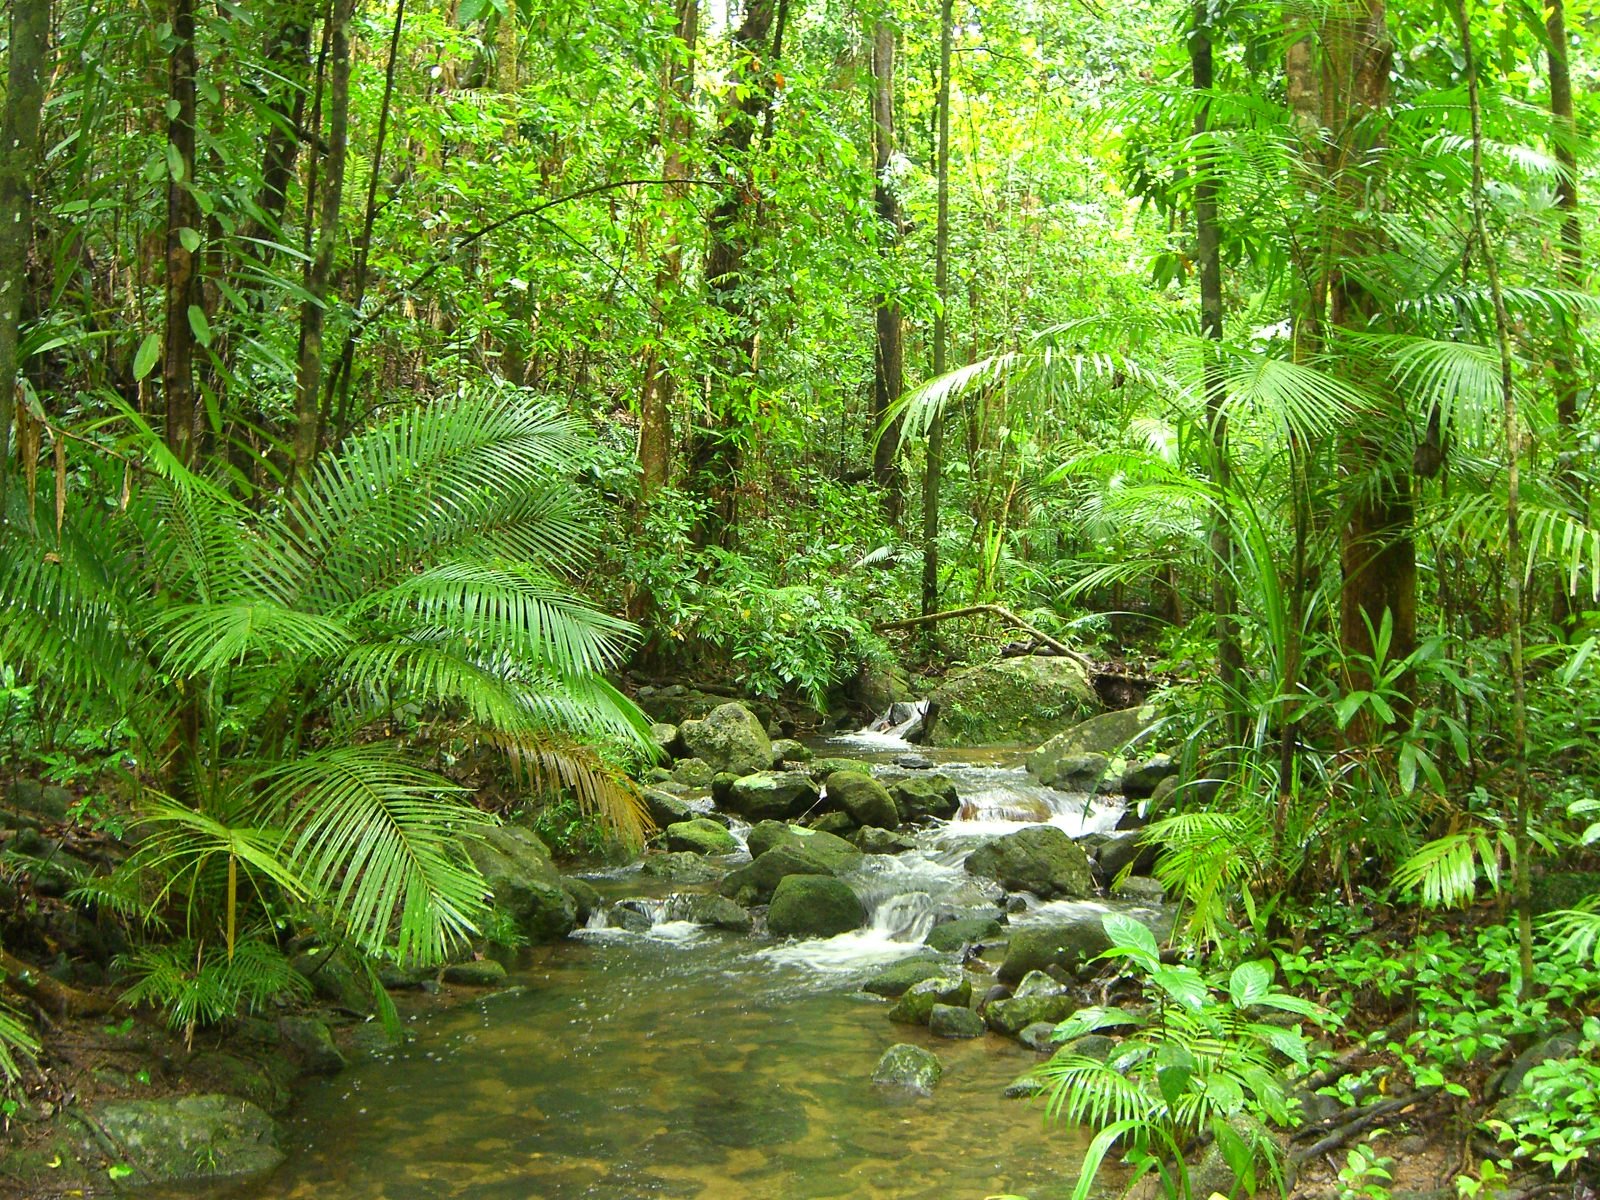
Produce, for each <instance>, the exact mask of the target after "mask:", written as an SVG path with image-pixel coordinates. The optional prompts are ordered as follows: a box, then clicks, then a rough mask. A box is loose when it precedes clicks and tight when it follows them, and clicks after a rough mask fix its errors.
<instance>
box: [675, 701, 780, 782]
mask: <svg viewBox="0 0 1600 1200" xmlns="http://www.w3.org/2000/svg"><path fill="white" fill-rule="evenodd" d="M678 737H679V739H680V740H681V741H682V742H683V747H684V749H685V750H687V751H688V752H689V753H690V754H692V755H693V756H694V757H695V758H698V759H700V760H701V761H702V762H704V763H706V764H707V765H708V766H709V767H710V768H711V770H712V771H713V772H715V773H722V772H727V773H729V774H733V775H752V774H754V773H755V772H757V771H762V770H765V769H766V768H767V767H769V766H771V765H772V741H771V739H769V738H768V737H767V730H766V726H765V724H764V723H763V722H762V721H761V720H760V719H759V718H758V717H757V716H756V715H755V714H754V713H752V712H751V711H750V710H749V709H748V708H746V707H745V706H744V705H742V704H732V703H730V704H719V705H718V706H717V707H716V708H714V709H712V710H711V711H710V712H709V713H707V714H706V716H705V718H704V719H703V720H699V721H684V722H682V723H681V724H680V725H679V726H678Z"/></svg>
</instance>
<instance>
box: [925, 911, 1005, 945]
mask: <svg viewBox="0 0 1600 1200" xmlns="http://www.w3.org/2000/svg"><path fill="white" fill-rule="evenodd" d="M999 936H1000V922H999V921H996V920H995V919H994V918H993V917H957V918H956V919H955V920H954V921H946V922H945V923H944V924H943V925H935V926H934V927H933V931H932V932H931V933H929V934H928V937H927V943H928V945H929V946H930V947H932V948H933V949H935V950H941V951H945V952H950V951H955V950H960V949H961V948H962V947H963V946H970V945H971V944H972V943H973V942H983V941H988V940H989V939H990V938H997V937H999Z"/></svg>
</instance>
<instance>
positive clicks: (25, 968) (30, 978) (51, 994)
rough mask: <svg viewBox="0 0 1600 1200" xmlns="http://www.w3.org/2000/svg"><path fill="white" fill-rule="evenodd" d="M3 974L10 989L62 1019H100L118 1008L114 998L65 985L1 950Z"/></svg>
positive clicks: (0, 965) (1, 969)
mask: <svg viewBox="0 0 1600 1200" xmlns="http://www.w3.org/2000/svg"><path fill="white" fill-rule="evenodd" d="M0 971H4V972H5V986H6V987H8V988H11V989H12V990H13V991H16V992H18V993H20V994H21V995H24V996H27V997H28V998H29V999H31V1000H32V1001H33V1002H34V1003H35V1004H37V1005H38V1006H39V1007H40V1008H42V1009H44V1010H45V1011H47V1012H53V1013H55V1014H56V1016H58V1017H99V1016H104V1015H105V1014H106V1013H108V1012H110V1011H111V1010H112V1009H113V1008H115V1007H116V1002H115V1001H113V1000H112V999H111V998H110V997H107V996H101V995H99V994H97V993H95V992H85V991H80V990H79V989H78V988H75V987H72V986H70V985H68V984H65V983H62V982H61V981H60V980H59V979H57V978H55V977H54V976H53V975H47V974H45V972H43V971H41V970H40V969H39V968H38V967H34V966H29V965H28V964H27V963H25V962H23V961H22V960H21V959H20V958H15V957H13V956H12V955H11V954H10V953H8V952H7V951H5V950H0Z"/></svg>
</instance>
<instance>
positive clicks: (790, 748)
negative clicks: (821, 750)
mask: <svg viewBox="0 0 1600 1200" xmlns="http://www.w3.org/2000/svg"><path fill="white" fill-rule="evenodd" d="M815 757H816V755H815V754H813V753H812V751H811V747H810V746H807V745H805V744H804V743H803V742H797V741H795V740H794V739H793V738H779V739H778V740H777V741H775V742H773V743H772V765H773V767H774V768H776V767H778V766H779V765H780V764H782V763H806V762H810V761H811V760H812V759H813V758H815Z"/></svg>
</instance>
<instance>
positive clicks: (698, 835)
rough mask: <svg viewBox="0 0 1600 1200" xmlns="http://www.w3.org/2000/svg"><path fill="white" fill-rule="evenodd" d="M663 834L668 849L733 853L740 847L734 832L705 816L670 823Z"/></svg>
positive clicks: (705, 852)
mask: <svg viewBox="0 0 1600 1200" xmlns="http://www.w3.org/2000/svg"><path fill="white" fill-rule="evenodd" d="M663 835H664V836H665V838H666V842H667V849H668V850H686V851H688V852H690V853H692V854H732V853H733V852H734V851H735V850H737V849H738V848H739V843H738V842H736V841H734V839H733V834H731V833H729V832H728V831H727V830H726V829H724V828H723V827H722V826H721V825H719V824H717V823H716V822H715V821H708V820H707V819H706V818H705V817H695V818H694V819H693V820H689V821H679V822H677V823H676V824H673V825H668V826H667V827H666V829H665V830H664V831H663Z"/></svg>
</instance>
